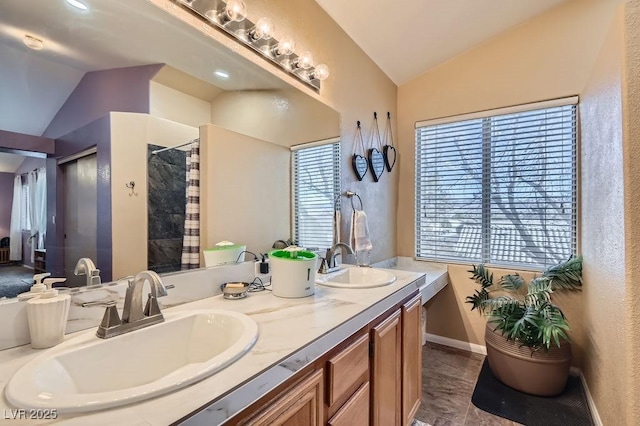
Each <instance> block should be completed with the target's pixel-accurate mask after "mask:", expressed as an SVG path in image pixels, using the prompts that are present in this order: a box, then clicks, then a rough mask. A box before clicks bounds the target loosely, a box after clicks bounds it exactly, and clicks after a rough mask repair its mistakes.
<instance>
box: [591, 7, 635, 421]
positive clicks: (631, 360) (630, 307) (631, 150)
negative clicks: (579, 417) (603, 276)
mask: <svg viewBox="0 0 640 426" xmlns="http://www.w3.org/2000/svg"><path fill="white" fill-rule="evenodd" d="M639 28H640V1H638V0H630V1H627V2H626V8H625V21H624V37H625V40H624V41H625V51H624V53H623V55H624V56H623V59H624V61H623V63H624V64H625V67H624V70H623V75H624V79H623V101H622V105H623V122H624V127H623V135H624V147H623V155H624V164H623V170H624V180H625V188H624V208H625V218H624V219H625V222H624V223H625V251H626V253H625V254H626V256H625V265H626V267H625V278H626V289H625V290H626V294H625V299H624V300H623V301H618V305H620V303H621V302H623V303H624V305H625V311H626V312H625V319H626V321H625V330H626V333H625V334H626V341H625V347H624V349H623V352H624V353H625V357H626V361H627V362H626V372H625V374H626V377H628V378H629V381H628V383H627V394H626V401H627V407H626V408H627V409H626V413H627V424H629V425H631V424H634V425H637V424H640V362H638V354H639V353H640V333H639V332H638V330H639V329H640V310H639V309H638V306H640V286H639V285H638V283H640V245H639V244H638V230H639V229H640V207H639V206H640V173H638V164H640V120H639V117H640V75H639V70H640V31H638V29H639ZM600 325H601V327H603V328H605V327H606V328H608V329H611V328H615V327H616V326H617V324H615V323H611V322H609V321H606V322H605V321H602V322H600ZM605 361H607V362H609V360H605Z"/></svg>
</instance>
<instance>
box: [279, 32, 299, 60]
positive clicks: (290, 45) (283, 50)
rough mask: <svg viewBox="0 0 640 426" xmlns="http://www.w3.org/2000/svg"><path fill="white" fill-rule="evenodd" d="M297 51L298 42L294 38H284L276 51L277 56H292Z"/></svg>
mask: <svg viewBox="0 0 640 426" xmlns="http://www.w3.org/2000/svg"><path fill="white" fill-rule="evenodd" d="M295 50H296V42H295V40H293V38H292V37H289V36H284V37H282V38H281V39H280V41H279V42H278V44H277V45H276V47H275V49H274V53H275V54H276V56H281V55H286V56H289V55H291V54H292V53H293V52H294V51H295Z"/></svg>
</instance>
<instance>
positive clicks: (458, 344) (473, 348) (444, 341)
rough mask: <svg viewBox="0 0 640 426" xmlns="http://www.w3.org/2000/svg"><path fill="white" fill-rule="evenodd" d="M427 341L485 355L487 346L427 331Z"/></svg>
mask: <svg viewBox="0 0 640 426" xmlns="http://www.w3.org/2000/svg"><path fill="white" fill-rule="evenodd" d="M427 342H432V343H437V344H439V345H444V346H450V347H452V348H457V349H462V350H463V351H468V352H473V353H476V354H481V355H486V354H487V348H486V346H484V345H477V344H475V343H469V342H463V341H462V340H456V339H450V338H448V337H442V336H438V335H435V334H430V333H427Z"/></svg>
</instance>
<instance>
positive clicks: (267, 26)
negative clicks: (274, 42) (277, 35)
mask: <svg viewBox="0 0 640 426" xmlns="http://www.w3.org/2000/svg"><path fill="white" fill-rule="evenodd" d="M274 31H275V27H274V25H273V22H271V19H269V18H260V19H258V22H256V25H255V27H253V29H252V30H251V31H250V32H249V34H250V35H251V38H252V39H253V40H260V39H263V40H269V39H270V38H271V37H273V33H274Z"/></svg>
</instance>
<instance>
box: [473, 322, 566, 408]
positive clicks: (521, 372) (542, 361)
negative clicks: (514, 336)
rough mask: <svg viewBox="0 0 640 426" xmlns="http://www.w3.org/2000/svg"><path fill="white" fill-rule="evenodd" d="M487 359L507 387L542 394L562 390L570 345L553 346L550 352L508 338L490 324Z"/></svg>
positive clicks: (564, 343) (487, 336)
mask: <svg viewBox="0 0 640 426" xmlns="http://www.w3.org/2000/svg"><path fill="white" fill-rule="evenodd" d="M485 342H486V345H487V360H488V361H489V366H490V367H491V371H492V372H493V374H494V375H495V376H496V377H497V378H498V380H500V381H501V382H502V383H504V384H505V385H507V386H510V387H512V388H514V389H516V390H519V391H521V392H525V393H528V394H532V395H539V396H553V395H558V394H559V393H562V391H563V390H564V388H565V386H566V384H567V378H568V377H569V368H570V367H571V344H570V343H569V342H563V343H562V345H561V346H560V347H559V348H558V347H557V346H555V345H553V346H551V348H550V349H549V350H548V351H544V350H542V349H541V350H539V351H536V352H533V355H532V352H531V348H529V347H527V346H521V345H520V344H519V343H517V342H513V341H508V340H507V339H506V338H505V337H504V336H502V334H501V333H500V332H496V331H494V330H493V327H492V326H491V325H489V324H487V328H486V331H485Z"/></svg>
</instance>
